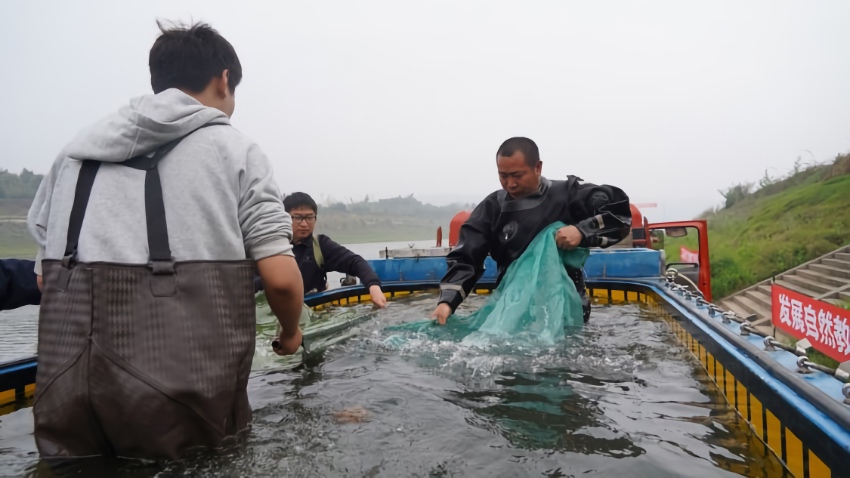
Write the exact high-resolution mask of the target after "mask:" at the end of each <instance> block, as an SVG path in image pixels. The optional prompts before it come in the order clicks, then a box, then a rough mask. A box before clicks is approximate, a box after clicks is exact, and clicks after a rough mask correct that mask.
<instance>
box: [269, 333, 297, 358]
mask: <svg viewBox="0 0 850 478" xmlns="http://www.w3.org/2000/svg"><path fill="white" fill-rule="evenodd" d="M303 340H304V338H303V337H302V336H301V327H298V328H297V329H295V333H290V334H285V333H284V331H283V330H281V331H280V334H278V336H277V340H275V341H274V342H272V349H273V350H274V352H275V353H276V354H278V355H292V354H294V353H295V352H297V351H298V347H300V346H301V342H303Z"/></svg>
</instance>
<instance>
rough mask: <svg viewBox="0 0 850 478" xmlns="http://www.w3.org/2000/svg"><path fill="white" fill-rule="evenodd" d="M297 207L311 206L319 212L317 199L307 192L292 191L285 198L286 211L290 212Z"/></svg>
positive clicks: (284, 206)
mask: <svg viewBox="0 0 850 478" xmlns="http://www.w3.org/2000/svg"><path fill="white" fill-rule="evenodd" d="M297 207H309V208H310V209H312V210H313V212H315V213H316V214H318V213H319V206H317V205H316V201H314V200H313V198H311V197H310V195H309V194H307V193H292V194H290V195H289V196H286V197H285V198H283V208H284V209H286V212H290V211H292V210H293V209H295V208H297Z"/></svg>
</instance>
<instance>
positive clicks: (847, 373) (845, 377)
mask: <svg viewBox="0 0 850 478" xmlns="http://www.w3.org/2000/svg"><path fill="white" fill-rule="evenodd" d="M835 378H837V379H838V380H841V381H842V382H848V381H850V361H847V362H841V364H840V365H838V368H837V369H835ZM847 385H850V384H845V385H844V387H845V388H847V389H848V393H850V387H847ZM844 396H845V397H847V395H846V394H845V395H844ZM844 403H850V402H848V401H847V399H845V400H844Z"/></svg>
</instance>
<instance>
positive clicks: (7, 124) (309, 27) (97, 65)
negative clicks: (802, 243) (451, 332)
mask: <svg viewBox="0 0 850 478" xmlns="http://www.w3.org/2000/svg"><path fill="white" fill-rule="evenodd" d="M0 12H1V13H2V14H0V31H2V35H3V41H2V42H0V53H1V54H0V58H2V65H3V73H2V74H0V91H2V93H3V102H2V104H3V107H4V114H3V115H2V119H0V122H2V124H1V125H0V126H2V127H0V144H2V154H0V169H2V168H5V169H9V170H12V171H19V170H21V169H22V168H24V167H26V168H28V169H31V170H35V171H36V172H40V173H44V172H46V171H47V169H48V168H49V167H50V164H51V163H52V161H53V159H54V157H55V155H56V153H57V152H58V151H59V149H60V148H61V147H62V146H63V145H64V144H65V143H66V142H68V141H69V140H70V139H71V138H72V137H73V136H74V135H75V134H76V132H78V131H79V130H80V129H81V128H82V127H83V126H85V125H87V124H89V123H91V122H93V121H96V120H97V119H98V118H100V117H102V116H103V115H105V114H108V113H110V112H112V111H114V110H116V109H117V108H118V107H120V106H121V105H123V104H125V103H126V102H127V100H128V99H129V98H131V97H133V96H137V95H141V94H146V93H149V92H150V74H149V72H148V67H147V60H148V52H149V50H150V47H151V45H152V43H153V41H154V40H155V38H156V36H157V35H158V30H157V26H156V23H155V20H156V19H157V18H162V19H172V20H175V19H176V20H184V21H189V20H196V21H206V22H209V23H210V24H211V25H212V26H213V27H215V28H217V29H218V30H219V31H220V32H221V33H222V34H223V35H224V36H225V37H226V38H227V39H228V40H229V41H230V42H231V43H232V44H233V45H234V47H235V48H236V51H237V53H238V55H239V57H240V60H241V62H242V65H243V69H244V79H243V82H242V84H241V85H240V86H239V88H238V89H237V95H236V98H237V106H236V113H235V115H234V117H233V124H234V125H235V126H236V127H237V128H239V129H240V130H241V131H243V132H244V133H245V134H247V135H248V136H250V137H251V138H253V139H254V140H256V141H257V142H258V143H259V144H260V146H261V147H262V148H263V149H264V151H265V152H266V153H267V154H268V156H269V158H270V159H271V161H272V163H273V164H274V168H275V176H276V179H277V182H278V184H279V185H280V188H281V190H282V191H283V192H285V193H290V192H293V191H296V190H301V191H305V192H308V193H310V194H312V195H314V196H315V197H317V198H321V197H328V196H331V197H334V198H336V199H346V200H347V199H348V198H355V199H361V198H362V197H363V196H365V195H367V194H368V195H370V196H371V197H373V198H374V197H390V196H396V195H408V194H410V193H414V194H415V195H416V196H417V197H419V198H421V199H423V200H427V201H430V202H436V203H446V202H449V201H454V200H464V201H477V200H480V199H481V198H483V197H484V196H485V195H486V194H488V193H490V192H492V191H493V190H495V189H497V188H498V187H499V183H498V178H497V175H496V170H495V164H494V155H495V151H496V149H497V148H498V146H499V144H500V143H501V142H502V141H503V140H505V139H507V138H508V137H511V136H528V137H530V138H532V139H533V140H535V141H536V142H537V144H538V145H539V147H540V150H541V157H542V159H543V161H544V166H543V172H544V175H546V176H547V177H550V178H563V177H565V176H566V175H567V174H576V175H579V176H580V177H582V178H583V179H585V180H586V181H591V182H596V183H607V184H612V185H616V186H619V187H621V188H622V189H624V190H625V191H626V192H627V193H628V194H629V196H630V197H631V198H632V201H633V202H637V203H640V202H656V203H658V205H659V207H658V209H655V210H647V211H646V213H647V215H648V216H649V217H650V219H651V220H672V219H683V218H689V217H692V216H694V215H696V214H697V213H699V212H700V211H702V210H704V209H705V208H707V207H709V206H711V205H713V204H717V203H719V202H720V201H722V197H721V196H720V195H719V194H718V193H717V190H718V189H720V188H724V187H728V186H730V185H732V184H734V183H735V182H738V181H741V180H750V181H756V180H758V179H759V178H760V177H761V176H763V175H764V172H765V170H766V169H770V171H771V173H772V174H778V173H784V172H786V171H787V170H789V169H790V168H791V167H792V166H793V164H794V161H795V160H796V159H797V157H798V156H802V158H803V160H804V161H811V160H817V161H824V160H827V159H831V158H834V157H835V155H836V154H838V153H844V152H848V151H850V128H848V122H850V42H849V41H847V34H846V27H847V21H848V19H850V2H847V1H842V0H835V1H810V2H800V1H777V0H765V1H746V2H741V1H717V0H713V1H710V2H709V1H706V2H703V3H702V4H701V5H697V2H682V1H667V2H662V1H653V2H638V1H618V2H615V1H607V2H577V1H574V2H566V1H549V2H543V1H529V2H520V1H516V2H501V1H500V2H497V1H481V2H471V1H465V2H461V1H453V2H400V1H387V2H371V1H358V2H351V1H339V2H297V3H296V2H286V5H281V4H280V2H257V1H251V2H247V1H245V2H237V1H233V0H228V1H210V0H203V1H176V0H169V1H152V0H146V1H136V2H123V1H121V2H116V1H81V0H75V1H73V2H66V1H52V2H46V1H33V0H4V1H3V2H2V5H0ZM805 150H808V151H810V152H811V154H810V153H809V152H806V151H805Z"/></svg>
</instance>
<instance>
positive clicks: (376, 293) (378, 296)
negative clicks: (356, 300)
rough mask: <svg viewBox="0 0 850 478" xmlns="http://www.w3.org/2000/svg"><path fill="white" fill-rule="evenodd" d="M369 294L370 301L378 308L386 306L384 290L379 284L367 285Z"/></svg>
mask: <svg viewBox="0 0 850 478" xmlns="http://www.w3.org/2000/svg"><path fill="white" fill-rule="evenodd" d="M369 295H370V296H372V303H374V304H375V306H376V307H377V308H379V309H383V308H384V307H386V306H387V298H386V297H384V291H382V290H381V286H379V285H373V286H372V287H369Z"/></svg>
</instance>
